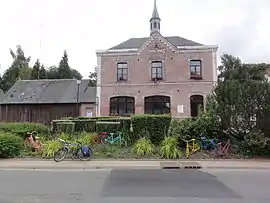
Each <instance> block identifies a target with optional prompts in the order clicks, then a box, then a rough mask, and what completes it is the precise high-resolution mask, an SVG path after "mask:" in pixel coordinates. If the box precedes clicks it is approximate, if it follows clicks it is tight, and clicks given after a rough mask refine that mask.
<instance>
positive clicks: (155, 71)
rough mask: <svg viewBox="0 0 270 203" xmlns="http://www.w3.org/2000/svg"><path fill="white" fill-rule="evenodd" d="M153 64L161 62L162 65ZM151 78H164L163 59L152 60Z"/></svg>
mask: <svg viewBox="0 0 270 203" xmlns="http://www.w3.org/2000/svg"><path fill="white" fill-rule="evenodd" d="M153 64H160V66H153ZM151 80H163V62H162V61H151Z"/></svg>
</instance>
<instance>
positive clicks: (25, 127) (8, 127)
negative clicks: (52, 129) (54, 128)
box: [0, 122, 49, 138]
mask: <svg viewBox="0 0 270 203" xmlns="http://www.w3.org/2000/svg"><path fill="white" fill-rule="evenodd" d="M48 130H49V129H48V127H47V126H45V125H43V124H41V123H27V122H25V123H1V124H0V132H1V131H2V132H6V133H11V134H15V135H18V136H21V137H22V138H26V133H27V132H33V131H36V132H37V133H38V134H41V135H47V134H48Z"/></svg>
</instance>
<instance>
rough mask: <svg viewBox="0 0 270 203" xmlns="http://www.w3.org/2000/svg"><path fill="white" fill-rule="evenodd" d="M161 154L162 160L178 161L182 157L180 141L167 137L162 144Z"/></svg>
mask: <svg viewBox="0 0 270 203" xmlns="http://www.w3.org/2000/svg"><path fill="white" fill-rule="evenodd" d="M160 153H161V157H162V158H166V159H177V158H180V157H181V156H182V153H181V151H180V150H179V148H178V140H177V138H175V137H166V138H165V140H163V141H162V143H161V148H160Z"/></svg>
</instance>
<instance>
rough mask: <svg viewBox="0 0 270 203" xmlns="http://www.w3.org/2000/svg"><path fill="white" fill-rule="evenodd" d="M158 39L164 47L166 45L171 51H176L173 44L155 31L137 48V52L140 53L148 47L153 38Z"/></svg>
mask: <svg viewBox="0 0 270 203" xmlns="http://www.w3.org/2000/svg"><path fill="white" fill-rule="evenodd" d="M156 39H158V40H160V41H161V43H163V44H164V45H165V46H166V47H168V48H169V49H170V50H171V51H172V52H177V51H178V49H177V47H175V46H174V45H173V44H171V43H170V42H169V41H168V40H167V39H165V38H164V37H163V36H162V35H161V34H160V33H158V32H156V33H154V34H153V35H152V36H151V37H149V39H148V40H146V42H145V43H144V44H143V45H142V46H141V47H140V48H139V50H138V52H139V53H141V52H143V51H144V50H145V48H146V47H148V46H149V45H150V44H151V43H152V42H153V41H154V40H156Z"/></svg>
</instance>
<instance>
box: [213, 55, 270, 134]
mask: <svg viewBox="0 0 270 203" xmlns="http://www.w3.org/2000/svg"><path fill="white" fill-rule="evenodd" d="M221 59H222V66H220V67H219V71H220V75H219V76H218V84H217V86H216V87H215V89H214V92H213V97H214V98H215V101H216V103H217V108H216V113H217V115H218V117H219V118H220V120H221V123H222V127H223V129H225V130H230V131H231V132H232V131H233V132H234V134H235V135H236V136H238V137H239V138H240V137H242V138H243V137H245V135H247V134H249V133H250V132H254V131H257V130H261V128H262V126H259V125H258V122H259V120H261V119H263V120H265V118H266V115H270V114H269V113H270V111H269V109H270V108H269V105H268V101H269V99H270V84H269V82H268V81H267V80H266V77H265V74H266V70H267V69H268V65H267V64H243V63H242V62H241V60H240V59H239V58H236V57H233V56H231V55H228V54H225V55H223V56H222V58H221ZM269 124H270V122H269V123H268V125H269Z"/></svg>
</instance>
